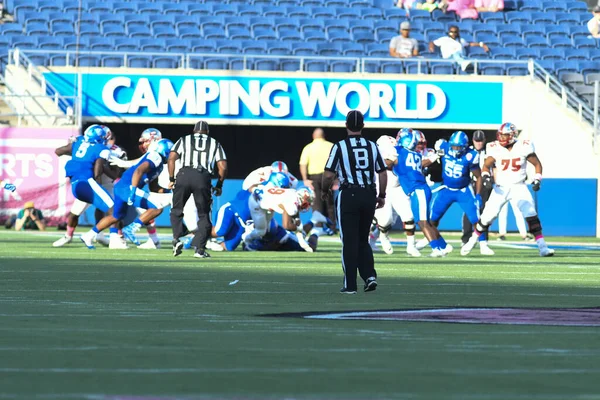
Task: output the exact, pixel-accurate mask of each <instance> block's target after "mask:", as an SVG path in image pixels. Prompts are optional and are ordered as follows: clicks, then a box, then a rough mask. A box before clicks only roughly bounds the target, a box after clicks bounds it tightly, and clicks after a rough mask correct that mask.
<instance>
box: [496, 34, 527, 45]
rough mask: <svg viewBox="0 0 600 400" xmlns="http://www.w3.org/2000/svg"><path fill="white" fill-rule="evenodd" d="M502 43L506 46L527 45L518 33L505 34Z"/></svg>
mask: <svg viewBox="0 0 600 400" xmlns="http://www.w3.org/2000/svg"><path fill="white" fill-rule="evenodd" d="M500 43H502V46H504V47H525V43H524V42H523V38H521V36H517V35H505V36H503V37H502V38H501V40H500Z"/></svg>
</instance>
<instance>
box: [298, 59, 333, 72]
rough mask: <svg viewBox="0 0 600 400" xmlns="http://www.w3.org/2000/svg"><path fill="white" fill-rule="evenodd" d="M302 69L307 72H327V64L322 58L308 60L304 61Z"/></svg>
mask: <svg viewBox="0 0 600 400" xmlns="http://www.w3.org/2000/svg"><path fill="white" fill-rule="evenodd" d="M304 70H305V71H308V72H327V71H328V70H329V65H328V63H327V61H323V60H308V61H306V62H305V63H304Z"/></svg>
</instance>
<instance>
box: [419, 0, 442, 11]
mask: <svg viewBox="0 0 600 400" xmlns="http://www.w3.org/2000/svg"><path fill="white" fill-rule="evenodd" d="M417 8H418V9H420V10H427V11H429V12H433V10H435V9H436V8H440V3H438V2H437V1H436V0H425V3H423V4H418V5H417Z"/></svg>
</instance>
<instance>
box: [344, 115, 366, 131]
mask: <svg viewBox="0 0 600 400" xmlns="http://www.w3.org/2000/svg"><path fill="white" fill-rule="evenodd" d="M364 127H365V117H364V116H363V114H362V113H361V112H360V111H358V110H351V111H350V112H348V114H347V115H346V128H348V130H350V131H351V132H360V131H361V130H362V128H364Z"/></svg>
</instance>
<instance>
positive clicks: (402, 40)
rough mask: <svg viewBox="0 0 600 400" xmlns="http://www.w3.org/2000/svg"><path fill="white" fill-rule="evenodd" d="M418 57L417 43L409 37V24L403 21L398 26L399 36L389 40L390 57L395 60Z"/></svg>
mask: <svg viewBox="0 0 600 400" xmlns="http://www.w3.org/2000/svg"><path fill="white" fill-rule="evenodd" d="M418 55H419V42H417V39H413V38H411V37H410V22H408V21H404V22H402V23H401V24H400V35H399V36H394V37H393V38H392V40H390V56H392V57H397V58H409V57H416V56H418Z"/></svg>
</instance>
